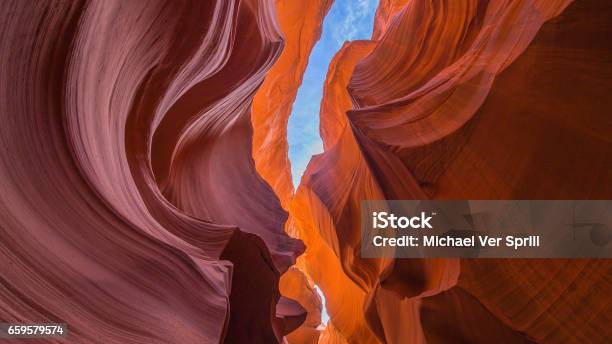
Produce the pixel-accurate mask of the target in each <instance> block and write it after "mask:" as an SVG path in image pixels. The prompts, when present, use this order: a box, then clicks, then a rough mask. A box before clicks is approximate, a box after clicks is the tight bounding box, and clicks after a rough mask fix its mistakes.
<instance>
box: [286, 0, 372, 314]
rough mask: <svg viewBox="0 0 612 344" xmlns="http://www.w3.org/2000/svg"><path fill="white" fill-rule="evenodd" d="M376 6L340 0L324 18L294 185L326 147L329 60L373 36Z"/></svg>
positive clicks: (304, 88)
mask: <svg viewBox="0 0 612 344" xmlns="http://www.w3.org/2000/svg"><path fill="white" fill-rule="evenodd" d="M376 6H377V0H336V1H335V2H334V4H333V5H332V8H331V9H330V11H329V13H328V14H327V16H326V17H325V20H324V21H323V32H322V34H321V39H320V40H319V42H317V44H316V45H315V47H314V49H313V51H312V53H311V55H310V58H309V60H308V67H306V72H305V74H304V80H303V81H302V85H301V86H300V88H299V89H298V93H297V97H296V99H295V103H294V104H293V109H292V111H291V115H290V117H289V124H288V126H287V141H288V142H289V160H291V176H292V179H293V185H294V187H297V186H298V184H299V183H300V179H301V178H302V174H303V173H304V170H305V169H306V166H307V165H308V161H309V160H310V157H311V156H312V155H313V154H318V153H321V152H322V151H323V143H322V142H321V137H320V136H319V107H320V105H321V97H322V93H323V84H324V82H325V77H326V75H327V68H328V67H329V63H330V62H331V60H332V58H333V57H334V55H335V54H336V52H337V51H338V50H339V49H340V48H341V47H342V44H344V42H345V41H352V40H356V39H369V38H370V36H371V35H372V26H373V23H374V14H375V11H376ZM316 290H317V292H318V293H319V295H320V296H321V299H322V300H323V312H322V314H321V320H322V322H323V324H327V321H328V320H329V315H328V314H327V310H326V308H325V297H324V296H323V293H321V290H320V289H319V287H316Z"/></svg>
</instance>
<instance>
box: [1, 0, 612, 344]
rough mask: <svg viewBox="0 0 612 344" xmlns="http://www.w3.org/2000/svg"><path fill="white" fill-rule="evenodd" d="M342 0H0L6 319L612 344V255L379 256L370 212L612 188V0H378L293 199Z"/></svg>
mask: <svg viewBox="0 0 612 344" xmlns="http://www.w3.org/2000/svg"><path fill="white" fill-rule="evenodd" d="M351 2H352V1H349V3H351ZM354 2H355V3H357V2H358V1H354ZM333 3H334V2H333V0H202V1H188V0H184V1H168V0H147V1H122V0H79V1H51V0H49V1H23V0H3V1H0V15H1V16H2V19H1V20H0V32H1V33H0V36H1V37H2V40H0V75H1V76H2V78H1V80H0V109H1V110H0V116H1V121H0V123H1V124H0V140H1V143H0V259H1V262H2V263H1V266H2V267H1V274H0V322H6V323H32V322H35V323H67V324H68V334H67V337H66V340H67V341H66V342H70V343H105V344H106V343H265V344H267V343H288V344H303V343H308V344H315V343H322V344H342V343H389V344H391V343H606V342H609V341H610V338H612V326H611V324H612V299H611V298H610V294H611V293H612V261H611V260H609V259H588V258H585V259H465V258H427V259H408V258H403V259H399V258H397V259H393V258H379V259H374V258H361V255H360V240H361V237H360V232H359V228H360V221H361V218H360V202H361V201H362V200H366V199H367V200H426V199H436V200H452V199H481V200H494V199H516V200H564V199H577V200H580V199H594V200H606V199H612V110H611V109H612V96H610V92H611V91H612V38H611V37H612V2H611V1H609V0H574V1H572V0H380V1H376V5H375V8H374V11H375V12H374V14H373V16H374V18H373V28H372V34H371V37H370V38H369V39H355V40H348V41H346V42H344V43H343V45H342V46H341V48H340V49H339V50H338V51H337V52H333V53H334V55H333V58H332V60H331V63H330V64H329V66H325V68H326V78H325V80H324V84H323V85H321V86H322V87H323V93H322V98H321V99H318V100H317V103H316V104H315V105H316V107H317V109H319V110H318V113H313V114H312V116H317V117H318V119H319V121H320V124H319V133H320V138H321V141H322V149H323V151H322V152H321V153H320V154H316V155H314V156H313V157H312V159H310V161H309V162H308V164H307V166H306V168H305V171H304V174H303V176H302V177H301V181H300V182H299V183H296V185H294V183H293V182H292V171H291V162H292V161H290V159H289V156H288V149H289V144H288V138H287V123H288V121H289V117H290V114H291V111H292V106H293V104H294V101H295V99H296V94H297V92H298V89H299V87H300V86H301V84H302V79H303V75H304V73H305V70H306V68H307V66H308V59H309V56H310V54H311V52H312V50H313V48H314V47H315V45H316V43H317V41H318V40H319V39H320V36H321V34H322V24H323V21H324V19H325V16H326V14H327V13H328V12H329V11H330V8H331V7H332V5H333ZM319 102H320V105H319ZM293 177H295V176H293ZM319 290H320V292H319ZM323 295H324V300H323ZM323 313H325V314H326V317H327V316H328V317H329V319H328V320H326V321H323V320H322V314H323ZM0 341H1V340H0ZM30 341H31V342H32V343H40V342H43V341H41V340H34V339H32V340H30ZM18 342H21V341H17V340H15V343H18ZM23 342H28V341H27V340H24V341H23ZM52 342H62V341H52Z"/></svg>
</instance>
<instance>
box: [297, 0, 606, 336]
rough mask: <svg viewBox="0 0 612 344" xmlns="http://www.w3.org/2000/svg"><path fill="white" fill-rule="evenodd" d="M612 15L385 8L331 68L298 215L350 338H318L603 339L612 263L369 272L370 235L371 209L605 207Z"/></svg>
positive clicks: (477, 7) (321, 281) (339, 325)
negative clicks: (412, 205)
mask: <svg viewBox="0 0 612 344" xmlns="http://www.w3.org/2000/svg"><path fill="white" fill-rule="evenodd" d="M610 13H612V6H611V4H610V3H609V2H607V1H595V0H592V1H577V2H574V3H572V2H571V1H529V0H525V1H435V0H432V1H426V0H423V1H408V2H405V1H398V2H391V1H383V2H381V7H380V8H379V9H378V11H377V17H376V23H375V30H374V34H373V40H372V41H368V42H353V43H350V44H347V45H345V46H344V47H343V49H342V50H341V51H340V52H339V53H338V54H337V55H336V58H335V59H334V62H333V63H332V65H331V66H330V70H329V73H328V77H327V83H326V89H325V94H324V100H323V104H322V107H321V133H322V137H323V139H324V142H325V152H324V153H323V154H321V155H319V156H317V157H315V158H314V159H313V160H312V161H311V163H310V164H309V166H308V169H307V172H306V176H305V177H304V179H303V181H302V184H301V186H300V187H299V189H298V191H297V194H296V197H295V198H294V200H293V202H292V207H291V208H290V216H292V217H296V218H300V222H299V223H297V224H296V230H297V231H298V232H299V233H300V234H299V235H298V237H299V238H301V239H302V240H303V241H304V242H305V244H306V246H307V247H308V249H307V250H306V252H305V254H304V256H303V257H304V260H305V261H306V263H305V264H306V266H307V267H308V272H309V273H310V275H311V276H312V278H313V280H314V281H315V283H317V284H318V285H319V286H321V288H322V290H323V292H324V293H325V295H326V296H327V303H328V310H329V313H330V316H331V321H330V322H331V324H332V325H333V330H334V331H336V332H337V336H335V337H332V336H328V335H324V336H322V340H323V342H325V341H326V340H329V342H335V340H336V339H335V338H337V337H338V336H341V337H342V338H343V339H344V340H347V341H348V342H358V343H367V342H386V343H406V342H433V343H438V342H439V343H448V342H470V343H472V342H477V343H478V342H480V343H485V342H486V343H489V342H529V341H536V342H559V343H560V342H597V343H603V342H606V341H607V338H609V337H610V334H611V333H610V327H609V326H607V325H606V324H609V319H608V318H609V316H608V315H607V314H609V313H610V311H611V309H610V304H609V302H608V301H607V300H608V299H609V296H608V295H609V292H610V290H612V284H611V283H610V276H612V265H611V264H610V262H609V261H607V260H524V261H521V260H463V259H462V260H459V259H425V260H420V259H397V260H383V259H378V260H376V259H361V258H359V244H360V242H359V240H360V238H359V233H358V228H360V226H359V201H360V200H361V199H380V198H386V199H426V198H432V199H608V198H610V195H612V189H611V187H610V185H612V183H610V181H612V173H611V172H610V171H612V169H611V168H610V167H611V165H610V161H612V160H611V157H612V141H611V140H610V137H612V121H611V117H610V115H609V113H610V111H609V109H610V108H612V104H610V101H608V100H607V99H608V98H609V97H606V96H605V95H604V94H605V93H606V92H608V90H610V89H611V86H612V83H611V80H612V78H610V74H611V73H612V70H611V69H610V65H609V63H608V62H606V61H611V60H612V49H611V48H612V44H611V43H610V42H611V41H610V40H609V39H608V38H607V37H609V36H610V34H612V21H611V20H610V19H609V18H612V17H610ZM359 51H360V52H359ZM370 51H371V52H370ZM347 76H349V77H347ZM347 110H348V111H347ZM321 262H324V263H323V264H321ZM347 300H352V301H347ZM328 338H330V339H328Z"/></svg>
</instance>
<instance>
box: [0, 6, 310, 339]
mask: <svg viewBox="0 0 612 344" xmlns="http://www.w3.org/2000/svg"><path fill="white" fill-rule="evenodd" d="M0 6H1V10H0V14H1V15H2V16H3V18H2V20H1V21H0V30H1V37H2V42H1V43H0V44H1V45H2V47H1V48H0V52H1V56H0V70H1V72H2V75H3V78H2V82H0V99H1V103H2V105H1V106H2V110H1V111H0V115H1V116H2V122H3V125H2V126H1V127H0V132H1V136H0V137H1V138H2V148H1V149H2V154H1V155H0V183H1V184H0V190H1V193H0V223H1V224H2V226H1V230H2V235H1V239H0V243H1V245H2V250H0V255H1V256H2V257H1V259H2V261H3V262H6V264H3V265H2V274H1V276H2V283H1V288H0V300H2V302H1V304H0V318H1V319H2V320H3V321H11V322H28V321H47V322H48V321H62V322H66V323H68V324H70V325H69V326H70V330H69V333H70V334H69V337H68V339H69V340H70V341H71V342H81V343H98V342H99V343H169V342H181V343H195V342H200V343H216V342H221V341H225V342H228V343H233V342H236V343H243V342H246V341H248V342H254V343H270V342H277V341H281V340H282V337H283V336H284V335H285V334H287V333H289V332H291V331H292V330H294V329H295V328H297V327H298V326H299V325H300V324H301V322H303V321H304V319H305V318H306V313H305V311H304V309H303V308H302V307H301V306H300V305H299V304H297V303H296V302H295V301H292V300H290V299H288V298H284V297H280V294H279V287H278V283H279V276H280V274H281V273H282V272H284V271H286V270H287V269H288V268H289V266H291V265H292V264H293V263H294V262H295V258H296V257H297V255H299V254H300V252H301V251H303V245H302V243H301V242H299V241H298V240H295V239H291V238H289V237H288V236H287V235H286V234H285V232H284V223H285V221H286V219H287V213H286V212H285V211H284V210H283V208H282V207H281V204H280V202H279V199H278V197H277V196H276V195H275V193H274V192H273V190H272V189H271V188H270V187H269V186H268V184H267V183H266V182H265V181H264V180H263V179H262V178H261V177H260V176H259V174H258V173H257V172H256V169H255V164H254V162H253V159H252V155H251V151H252V145H251V137H252V132H253V129H252V126H251V116H250V112H251V104H252V99H253V97H254V94H255V92H256V91H257V88H258V87H259V86H260V84H261V83H262V81H263V79H264V77H265V75H266V72H267V71H268V70H269V69H270V67H271V66H272V64H273V63H274V62H275V61H276V60H277V59H278V57H279V55H280V53H281V50H282V46H283V39H282V35H281V33H280V29H279V27H278V25H277V23H276V18H275V13H274V3H272V2H271V1H264V0H262V1H256V0H249V1H225V0H223V1H201V2H200V1H196V2H181V3H177V2H166V1H148V2H138V1H136V2H124V1H83V2H36V3H29V2H23V1H4V2H2V4H0Z"/></svg>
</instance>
